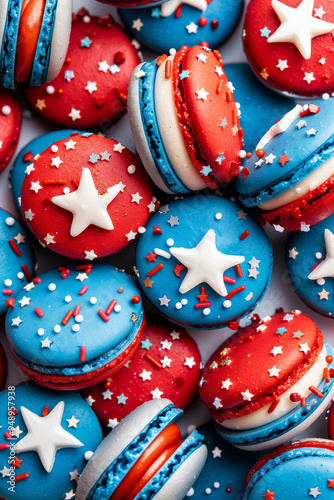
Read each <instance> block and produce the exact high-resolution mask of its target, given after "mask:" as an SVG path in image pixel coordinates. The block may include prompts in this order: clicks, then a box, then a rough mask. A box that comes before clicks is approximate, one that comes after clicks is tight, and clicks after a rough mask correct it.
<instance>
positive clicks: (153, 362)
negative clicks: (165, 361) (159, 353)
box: [145, 353, 162, 368]
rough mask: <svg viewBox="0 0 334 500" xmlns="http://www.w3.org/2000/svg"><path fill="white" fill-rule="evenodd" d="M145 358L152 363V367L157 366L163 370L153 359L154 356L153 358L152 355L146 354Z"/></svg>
mask: <svg viewBox="0 0 334 500" xmlns="http://www.w3.org/2000/svg"><path fill="white" fill-rule="evenodd" d="M145 358H146V359H147V360H148V361H149V362H150V363H152V365H154V366H156V367H157V368H162V364H161V363H160V362H159V361H157V360H156V359H155V358H153V356H151V354H148V353H147V354H145Z"/></svg>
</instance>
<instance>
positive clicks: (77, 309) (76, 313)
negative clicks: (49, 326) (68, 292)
mask: <svg viewBox="0 0 334 500" xmlns="http://www.w3.org/2000/svg"><path fill="white" fill-rule="evenodd" d="M80 309H81V306H79V305H77V306H75V308H74V311H73V316H74V317H76V316H78V314H79V312H80Z"/></svg>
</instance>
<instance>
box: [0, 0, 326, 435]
mask: <svg viewBox="0 0 334 500" xmlns="http://www.w3.org/2000/svg"><path fill="white" fill-rule="evenodd" d="M0 1H1V0H0ZM226 1H231V0H226ZM232 1H233V0H232ZM83 6H84V7H86V8H87V9H88V10H89V11H90V12H91V13H92V14H96V15H104V14H106V13H108V12H110V13H111V14H112V15H113V16H114V17H117V13H116V9H115V8H114V7H111V6H108V5H105V4H102V3H98V2H97V1H95V0H74V11H77V10H78V9H79V8H81V7H83ZM241 30H242V20H241V21H240V22H239V25H238V29H237V30H236V32H235V33H234V35H233V36H232V38H231V39H230V40H229V41H228V42H227V43H226V44H224V45H223V46H221V47H220V48H219V50H220V53H221V55H222V59H223V61H224V62H225V63H227V62H243V61H246V58H245V55H244V53H243V51H242V43H241ZM143 52H144V56H145V58H146V60H152V59H154V58H155V57H157V55H156V54H154V53H152V52H149V51H147V50H144V51H143ZM236 100H237V95H236ZM25 107H26V108H27V107H28V106H25ZM291 107H293V104H292V105H291ZM242 112H243V113H245V112H246V110H245V109H243V110H242ZM254 126H256V122H255V123H254ZM53 129H54V128H53V126H52V125H50V124H49V123H47V122H45V121H43V120H42V119H41V118H38V117H36V116H33V118H32V119H31V120H27V119H23V125H22V132H21V137H20V141H19V146H18V149H17V152H18V151H19V150H20V149H21V148H22V147H24V146H25V145H26V144H27V143H28V142H29V141H30V140H31V139H33V138H34V137H37V136H38V135H41V134H43V133H46V132H49V131H51V130H53ZM106 135H107V137H112V138H113V139H116V140H118V141H120V142H121V143H122V144H124V145H125V146H127V147H129V148H130V149H132V150H134V143H133V140H132V136H131V131H130V127H129V122H128V118H127V116H126V115H125V116H123V118H121V120H119V121H118V122H117V123H116V124H115V125H114V126H112V127H111V128H110V129H109V130H108V132H107V134H106ZM14 158H15V155H14ZM12 162H13V161H12ZM12 162H11V163H10V165H11V164H12ZM10 165H9V166H7V168H6V169H5V170H4V171H3V172H2V173H1V174H0V206H1V207H2V208H5V209H6V210H8V211H10V212H12V213H13V214H16V215H17V212H16V210H15V206H14V203H13V200H12V195H11V192H10V191H9V189H8V173H9V169H10ZM265 229H266V232H267V233H268V234H269V236H270V238H271V241H272V244H273V247H274V270H273V277H272V281H271V284H270V286H269V289H268V291H267V293H266V295H265V297H264V299H263V300H262V302H261V303H260V305H259V306H258V308H257V309H256V311H255V312H256V313H258V314H259V315H260V316H261V317H263V316H267V315H270V314H274V313H275V309H276V308H277V307H283V309H284V311H290V310H293V309H301V310H302V311H303V312H304V313H305V314H308V315H309V316H311V318H313V320H314V321H315V322H316V324H317V326H318V328H320V329H321V331H322V332H323V334H324V336H325V338H326V339H327V340H328V341H329V342H331V341H332V337H333V333H332V330H333V327H334V322H333V320H332V319H330V318H325V317H323V316H321V315H319V314H317V313H315V312H314V311H312V310H311V309H309V308H308V307H307V306H306V305H304V304H303V303H302V302H301V300H300V299H299V298H298V297H297V296H296V295H295V294H294V292H293V291H292V290H291V289H290V285H289V280H288V276H287V271H286V267H285V263H284V243H285V240H286V236H287V234H286V233H285V234H281V233H276V232H275V231H274V230H273V229H272V228H268V227H267V226H266V228H265ZM133 250H134V245H133V244H132V245H129V246H128V247H127V249H126V250H125V251H122V252H120V253H119V254H118V255H117V256H111V257H109V258H107V259H103V260H104V261H107V262H110V263H111V264H114V265H117V266H120V267H125V268H126V270H127V271H131V267H132V264H133V260H132V257H133ZM37 262H38V265H39V271H38V272H42V271H45V270H46V269H50V268H52V267H55V266H56V265H59V263H60V262H64V259H62V258H60V257H58V256H56V255H55V254H53V253H52V252H51V251H49V250H42V249H38V251H37ZM189 331H190V330H189ZM230 334H231V332H230V330H228V329H227V328H225V329H220V330H212V331H191V335H192V336H193V337H194V338H195V339H196V341H197V343H198V346H199V348H200V351H201V354H202V359H203V361H204V362H206V360H207V359H208V357H209V356H210V355H211V354H212V352H213V351H214V350H215V349H216V348H217V347H218V345H220V343H222V342H223V340H225V338H226V337H228V336H229V335H230ZM5 337H6V334H5V329H4V320H3V319H2V320H1V322H0V341H1V343H2V344H3V345H4V346H5V348H6V350H7V352H8V359H9V377H8V381H7V382H8V385H13V384H15V383H19V382H21V381H22V380H25V379H26V377H25V376H24V375H23V374H22V372H20V371H19V369H18V368H17V367H16V364H15V362H14V361H13V360H12V358H11V355H10V353H9V349H8V345H7V344H8V343H7V340H6V338H5ZM208 419H209V415H208V413H207V411H206V410H205V409H204V407H203V405H202V404H201V402H200V401H197V402H195V404H194V405H193V406H192V407H191V408H190V410H188V411H187V413H186V415H185V417H184V418H183V425H182V426H181V427H182V428H183V429H186V428H187V426H188V425H190V424H194V425H196V426H197V425H199V424H201V423H203V422H204V421H206V420H208ZM303 436H311V437H319V436H321V437H327V432H326V421H325V414H323V415H322V417H320V419H319V420H318V422H317V423H316V424H314V425H313V426H312V427H311V428H309V429H308V431H307V432H305V433H304V434H303Z"/></svg>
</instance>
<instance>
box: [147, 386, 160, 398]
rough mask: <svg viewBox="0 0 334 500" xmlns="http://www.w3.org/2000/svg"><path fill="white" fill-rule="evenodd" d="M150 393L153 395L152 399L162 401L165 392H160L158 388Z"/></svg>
mask: <svg viewBox="0 0 334 500" xmlns="http://www.w3.org/2000/svg"><path fill="white" fill-rule="evenodd" d="M150 393H151V394H152V399H160V398H161V395H162V394H163V392H162V391H160V390H159V389H158V387H156V388H155V389H154V391H150Z"/></svg>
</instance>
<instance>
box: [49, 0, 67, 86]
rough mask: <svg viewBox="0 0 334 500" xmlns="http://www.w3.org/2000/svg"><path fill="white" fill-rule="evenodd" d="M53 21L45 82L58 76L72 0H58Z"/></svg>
mask: <svg viewBox="0 0 334 500" xmlns="http://www.w3.org/2000/svg"><path fill="white" fill-rule="evenodd" d="M56 8H57V11H56V17H55V22H54V28H53V34H52V42H51V52H50V60H49V67H48V73H47V82H51V81H52V80H54V79H55V78H56V76H58V74H59V73H60V71H61V68H62V66H63V64H64V61H65V57H66V53H67V48H68V44H69V41H70V34H71V27H72V0H58V4H57V7H56Z"/></svg>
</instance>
